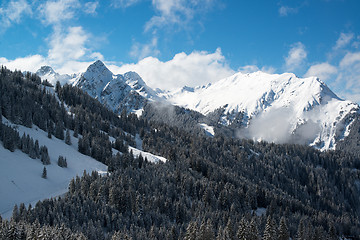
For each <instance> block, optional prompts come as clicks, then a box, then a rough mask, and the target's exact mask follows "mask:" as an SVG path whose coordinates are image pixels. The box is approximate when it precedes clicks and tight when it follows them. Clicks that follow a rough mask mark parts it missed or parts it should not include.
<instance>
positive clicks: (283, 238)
mask: <svg viewBox="0 0 360 240" xmlns="http://www.w3.org/2000/svg"><path fill="white" fill-rule="evenodd" d="M278 235H279V240H289V238H290V234H289V230H288V227H287V224H286V219H285V217H281V219H280V224H279V230H278Z"/></svg>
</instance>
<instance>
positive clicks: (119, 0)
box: [112, 0, 142, 8]
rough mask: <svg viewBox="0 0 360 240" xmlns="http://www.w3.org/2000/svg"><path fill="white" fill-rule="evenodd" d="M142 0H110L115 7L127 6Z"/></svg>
mask: <svg viewBox="0 0 360 240" xmlns="http://www.w3.org/2000/svg"><path fill="white" fill-rule="evenodd" d="M140 1H142V0H113V1H112V5H113V6H114V7H116V8H119V7H121V8H127V7H130V6H132V5H134V4H136V3H138V2H140Z"/></svg>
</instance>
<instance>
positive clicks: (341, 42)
mask: <svg viewBox="0 0 360 240" xmlns="http://www.w3.org/2000/svg"><path fill="white" fill-rule="evenodd" d="M353 38H354V34H353V33H341V34H340V37H339V39H338V40H337V41H336V44H335V46H334V50H338V49H341V48H343V47H345V46H346V45H348V44H349V43H350V42H351V40H352V39H353Z"/></svg>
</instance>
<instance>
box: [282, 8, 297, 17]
mask: <svg viewBox="0 0 360 240" xmlns="http://www.w3.org/2000/svg"><path fill="white" fill-rule="evenodd" d="M297 12H298V9H297V8H292V7H288V6H281V7H280V8H279V15H280V16H281V17H286V16H288V15H289V14H295V13H297Z"/></svg>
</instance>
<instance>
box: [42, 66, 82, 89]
mask: <svg viewBox="0 0 360 240" xmlns="http://www.w3.org/2000/svg"><path fill="white" fill-rule="evenodd" d="M36 74H37V75H38V76H39V77H40V78H41V79H42V80H47V81H48V82H50V83H52V84H54V85H55V83H56V81H59V82H60V83H61V84H64V83H70V82H73V81H75V79H77V78H78V77H79V74H76V73H74V74H71V75H69V74H59V73H57V72H55V71H54V69H52V67H50V66H42V67H41V68H40V69H39V70H37V71H36Z"/></svg>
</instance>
